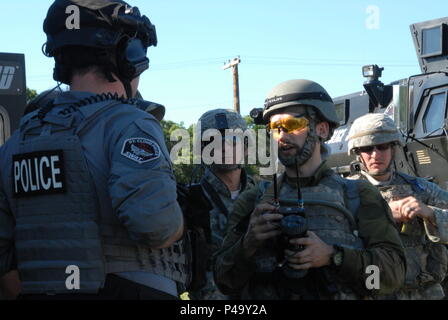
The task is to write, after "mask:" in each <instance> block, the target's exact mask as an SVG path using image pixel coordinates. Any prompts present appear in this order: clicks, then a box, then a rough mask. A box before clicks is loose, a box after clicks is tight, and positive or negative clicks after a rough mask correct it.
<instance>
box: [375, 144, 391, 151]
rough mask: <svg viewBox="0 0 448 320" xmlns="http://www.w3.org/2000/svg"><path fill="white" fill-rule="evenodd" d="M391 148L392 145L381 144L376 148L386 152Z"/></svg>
mask: <svg viewBox="0 0 448 320" xmlns="http://www.w3.org/2000/svg"><path fill="white" fill-rule="evenodd" d="M389 147H390V144H388V143H387V144H380V145H378V146H376V148H377V149H378V150H380V151H384V150H387V149H389Z"/></svg>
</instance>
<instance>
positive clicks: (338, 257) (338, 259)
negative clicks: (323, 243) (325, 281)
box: [331, 245, 344, 268]
mask: <svg viewBox="0 0 448 320" xmlns="http://www.w3.org/2000/svg"><path fill="white" fill-rule="evenodd" d="M333 249H334V252H333V254H332V256H331V264H332V265H333V266H335V267H336V268H339V267H340V266H341V265H342V261H343V260H344V249H343V248H342V247H340V246H337V245H334V246H333Z"/></svg>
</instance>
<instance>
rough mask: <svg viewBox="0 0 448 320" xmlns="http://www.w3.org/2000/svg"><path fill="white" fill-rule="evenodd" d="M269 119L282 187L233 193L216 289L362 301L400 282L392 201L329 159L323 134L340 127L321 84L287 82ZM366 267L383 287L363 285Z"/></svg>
mask: <svg viewBox="0 0 448 320" xmlns="http://www.w3.org/2000/svg"><path fill="white" fill-rule="evenodd" d="M263 118H264V120H265V121H267V122H268V124H267V127H268V129H269V130H270V132H271V133H272V136H273V138H274V140H271V143H278V147H279V148H278V157H279V159H280V161H281V163H282V164H283V165H284V166H285V173H284V174H282V175H280V176H279V177H278V179H277V181H278V188H277V191H278V192H276V190H274V187H275V184H270V185H266V184H265V183H260V184H258V185H257V186H256V187H255V188H252V189H249V190H248V191H246V192H244V193H243V194H242V195H241V196H240V198H239V199H238V200H237V201H236V203H235V207H234V211H233V213H232V215H231V217H230V219H229V223H228V228H227V233H226V237H225V239H224V244H223V247H222V249H221V250H220V251H219V252H218V254H217V258H216V264H215V267H214V272H215V278H216V280H217V285H218V286H219V288H220V289H221V290H222V291H223V292H224V293H227V294H229V293H235V292H239V293H241V294H242V297H243V299H244V298H247V299H359V298H365V297H368V296H372V295H375V294H379V293H390V292H393V291H394V290H395V289H397V288H398V287H399V286H400V285H401V284H402V282H403V277H404V270H405V265H404V253H403V248H402V246H401V243H400V239H399V236H398V232H397V230H396V229H395V227H394V225H393V221H392V218H391V216H390V212H389V211H388V206H387V203H386V202H385V201H384V200H383V199H382V198H381V195H380V194H379V192H378V191H376V190H375V188H374V187H373V186H371V185H370V184H369V183H366V182H363V181H360V182H359V183H358V182H356V183H353V182H354V181H353V182H350V181H349V180H345V179H342V178H340V177H339V176H337V175H336V174H335V173H334V172H333V171H332V170H331V169H330V168H328V166H327V165H326V164H325V160H324V158H325V157H326V156H327V150H326V148H325V145H324V141H326V140H328V139H329V138H330V137H331V135H332V133H333V130H334V129H335V128H336V127H337V125H338V120H337V116H336V113H335V107H334V104H333V102H332V100H331V98H330V96H329V95H328V93H327V92H326V91H325V89H324V88H323V87H322V86H320V85H319V84H318V83H316V82H313V81H309V80H303V79H299V80H289V81H286V82H282V83H280V84H278V85H277V86H275V87H274V88H273V89H272V90H271V92H270V93H269V94H268V96H267V99H266V101H265V107H264V111H263ZM298 182H299V185H300V191H301V196H300V198H299V196H298ZM277 197H279V204H280V206H279V205H278V199H276V198H277ZM301 200H302V201H304V210H305V211H304V213H303V211H302V208H301V205H300V203H301V202H302V201H301ZM288 212H296V214H295V215H288V214H287V213H288ZM298 216H299V217H301V218H298ZM290 217H293V218H292V219H293V221H291V220H290V219H291V218H290ZM284 219H285V220H284ZM294 220H295V222H294ZM299 222H300V223H299ZM282 225H283V227H282ZM291 226H292V227H294V226H295V227H294V228H295V230H293V231H294V232H292V233H287V232H289V231H288V229H287V227H291ZM306 226H307V228H305V227H306ZM282 228H283V229H282ZM289 229H291V228H289ZM306 230H308V231H306ZM288 234H289V235H290V236H289V235H288ZM369 266H376V267H378V268H379V269H378V270H380V271H379V272H380V274H379V275H378V279H379V282H380V283H378V286H375V287H371V286H366V277H367V275H368V274H366V269H367V267H369Z"/></svg>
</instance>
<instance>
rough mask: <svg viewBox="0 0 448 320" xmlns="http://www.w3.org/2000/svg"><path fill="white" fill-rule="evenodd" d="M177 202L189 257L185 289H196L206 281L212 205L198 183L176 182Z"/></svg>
mask: <svg viewBox="0 0 448 320" xmlns="http://www.w3.org/2000/svg"><path fill="white" fill-rule="evenodd" d="M177 193H178V202H179V204H180V206H181V208H182V211H183V213H184V217H185V221H186V228H187V231H186V237H187V246H189V247H188V249H187V254H188V256H189V258H190V261H189V267H190V277H189V279H190V281H188V283H187V291H196V290H199V289H201V288H202V287H204V286H205V285H206V283H207V262H208V260H209V258H210V257H209V252H208V250H209V249H208V248H209V245H210V243H211V231H210V210H211V209H212V205H211V204H210V202H209V201H208V199H207V198H206V197H205V195H204V194H203V191H202V188H201V186H200V185H191V186H186V185H183V184H180V183H178V184H177Z"/></svg>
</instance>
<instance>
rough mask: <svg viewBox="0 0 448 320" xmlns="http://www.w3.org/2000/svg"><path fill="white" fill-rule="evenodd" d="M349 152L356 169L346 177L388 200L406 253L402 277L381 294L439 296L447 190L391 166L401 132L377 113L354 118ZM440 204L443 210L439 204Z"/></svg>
mask: <svg viewBox="0 0 448 320" xmlns="http://www.w3.org/2000/svg"><path fill="white" fill-rule="evenodd" d="M348 140H349V152H353V153H355V154H356V155H357V159H358V160H359V161H360V162H361V169H362V170H361V171H360V172H359V173H357V174H355V175H353V176H351V178H352V179H362V180H368V181H370V182H371V183H372V184H373V185H374V186H376V187H377V189H378V190H379V191H380V192H381V194H382V196H383V198H384V199H385V200H386V201H387V202H388V203H389V206H390V208H391V210H392V214H393V217H394V220H395V223H396V224H397V226H398V227H399V230H401V232H400V237H401V240H402V242H403V245H404V248H405V254H406V264H407V268H406V279H405V283H404V285H403V286H402V287H401V289H400V290H399V291H397V292H396V293H394V294H393V295H390V296H385V297H381V298H384V299H386V298H390V299H406V300H407V299H412V300H420V299H441V298H443V296H444V292H443V289H442V287H441V285H440V283H441V282H442V280H443V279H444V278H445V275H446V271H447V263H448V260H447V253H446V249H445V246H444V245H442V244H441V243H440V242H444V243H446V241H447V239H448V238H447V226H448V215H447V214H448V210H446V209H448V192H446V191H445V190H442V189H441V188H440V187H438V186H437V185H435V184H434V183H431V182H428V181H427V180H426V179H423V178H418V177H413V176H410V175H407V174H404V173H402V172H400V171H397V170H396V169H395V167H394V166H393V163H394V158H395V153H396V152H397V148H399V147H400V146H403V141H402V136H401V134H400V132H399V131H398V129H397V126H396V125H395V123H394V121H393V120H392V119H391V118H390V117H388V116H387V115H385V114H382V113H369V114H366V115H364V116H362V117H360V118H357V119H356V120H355V121H354V122H353V125H352V127H351V128H350V132H349V135H348ZM442 208H445V209H442Z"/></svg>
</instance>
